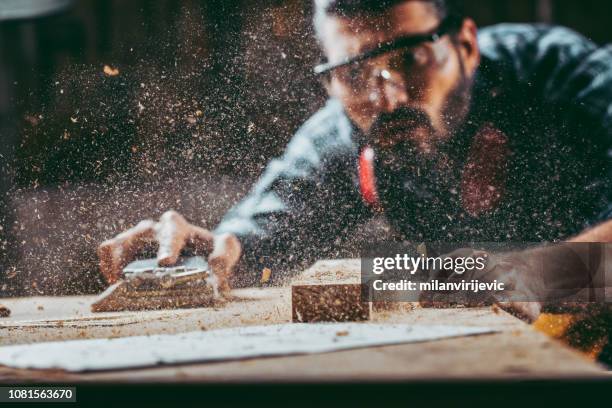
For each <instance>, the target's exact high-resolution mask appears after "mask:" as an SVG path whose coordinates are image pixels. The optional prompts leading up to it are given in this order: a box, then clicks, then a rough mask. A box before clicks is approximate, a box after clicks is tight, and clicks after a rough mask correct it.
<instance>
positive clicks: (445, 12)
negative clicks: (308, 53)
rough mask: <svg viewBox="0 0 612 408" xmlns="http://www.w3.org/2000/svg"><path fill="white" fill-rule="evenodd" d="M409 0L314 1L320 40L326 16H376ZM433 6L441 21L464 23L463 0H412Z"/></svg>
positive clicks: (315, 19) (317, 32)
mask: <svg viewBox="0 0 612 408" xmlns="http://www.w3.org/2000/svg"><path fill="white" fill-rule="evenodd" d="M406 1H409V0H314V2H315V10H314V27H315V33H316V34H317V36H318V37H319V38H320V37H321V34H322V25H323V20H324V18H325V16H327V15H332V16H339V17H345V18H353V17H358V16H364V15H376V14H380V13H383V12H385V11H386V10H388V9H389V8H391V7H393V6H396V5H398V4H400V3H404V2H406ZM412 1H421V2H424V3H429V4H431V5H432V6H433V7H434V9H435V11H436V12H437V14H438V16H439V18H440V20H442V19H445V18H450V19H452V21H455V22H457V23H459V22H461V21H463V19H464V17H465V15H464V13H463V1H462V0H412Z"/></svg>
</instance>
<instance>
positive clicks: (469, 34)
mask: <svg viewBox="0 0 612 408" xmlns="http://www.w3.org/2000/svg"><path fill="white" fill-rule="evenodd" d="M455 42H456V44H457V47H458V49H459V54H460V56H461V59H462V60H463V65H464V67H465V71H466V74H467V75H468V76H470V77H471V76H472V75H473V74H474V72H476V69H477V68H478V65H480V47H479V46H478V27H477V26H476V22H474V20H472V19H471V18H466V19H464V20H463V24H462V25H461V28H460V29H459V31H458V32H457V36H456V40H455Z"/></svg>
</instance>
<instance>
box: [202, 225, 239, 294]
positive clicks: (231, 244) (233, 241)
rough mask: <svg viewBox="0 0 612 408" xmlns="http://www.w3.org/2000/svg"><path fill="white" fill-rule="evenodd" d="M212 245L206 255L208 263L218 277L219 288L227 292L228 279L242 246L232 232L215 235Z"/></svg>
mask: <svg viewBox="0 0 612 408" xmlns="http://www.w3.org/2000/svg"><path fill="white" fill-rule="evenodd" d="M213 245H214V249H213V251H212V253H211V254H210V256H209V257H208V264H209V265H210V267H211V269H212V271H213V274H214V275H215V276H216V277H217V279H219V290H220V291H221V292H228V291H229V289H230V287H229V280H230V278H231V276H232V273H233V271H234V267H235V266H236V264H237V263H238V260H239V259H240V256H241V254H242V246H241V245H240V241H239V240H238V238H237V237H236V236H235V235H233V234H221V235H216V236H215V237H214V240H213Z"/></svg>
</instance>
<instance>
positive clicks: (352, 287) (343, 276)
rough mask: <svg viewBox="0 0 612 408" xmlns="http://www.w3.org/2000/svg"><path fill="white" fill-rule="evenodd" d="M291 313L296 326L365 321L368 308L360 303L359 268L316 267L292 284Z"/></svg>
mask: <svg viewBox="0 0 612 408" xmlns="http://www.w3.org/2000/svg"><path fill="white" fill-rule="evenodd" d="M291 313H292V320H293V322H296V323H308V322H351V321H364V320H369V319H370V314H371V306H370V304H369V303H368V302H362V300H361V276H360V270H359V268H338V263H335V262H328V263H325V262H319V263H317V264H316V265H315V266H314V267H312V268H311V269H309V270H307V271H306V272H304V274H303V275H301V276H300V277H299V278H298V279H297V280H296V281H294V282H293V284H292V286H291Z"/></svg>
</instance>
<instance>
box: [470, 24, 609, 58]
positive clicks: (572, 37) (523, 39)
mask: <svg viewBox="0 0 612 408" xmlns="http://www.w3.org/2000/svg"><path fill="white" fill-rule="evenodd" d="M478 44H479V46H480V51H481V53H482V55H483V57H484V58H487V59H489V60H493V61H500V62H507V63H512V65H514V66H515V67H516V68H525V69H528V68H529V67H530V66H532V65H533V64H535V63H537V62H539V61H542V60H543V59H545V58H550V59H554V58H552V57H554V56H557V57H558V58H564V59H568V58H575V59H579V58H581V57H582V56H584V55H585V54H588V53H590V52H593V51H595V50H597V48H598V47H597V45H596V44H595V43H593V42H592V41H590V40H589V39H587V38H586V37H584V36H583V35H581V34H579V33H577V32H576V31H574V30H572V29H570V28H567V27H563V26H552V25H546V24H512V23H503V24H497V25H494V26H489V27H484V28H481V29H480V30H479V31H478ZM558 62H563V61H558Z"/></svg>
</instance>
